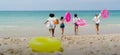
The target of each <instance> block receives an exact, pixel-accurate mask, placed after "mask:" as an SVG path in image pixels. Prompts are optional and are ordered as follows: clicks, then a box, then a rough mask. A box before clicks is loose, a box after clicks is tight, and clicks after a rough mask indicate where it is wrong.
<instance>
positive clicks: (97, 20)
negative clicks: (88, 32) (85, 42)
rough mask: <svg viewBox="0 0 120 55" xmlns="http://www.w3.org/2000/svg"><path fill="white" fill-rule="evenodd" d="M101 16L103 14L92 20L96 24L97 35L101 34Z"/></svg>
mask: <svg viewBox="0 0 120 55" xmlns="http://www.w3.org/2000/svg"><path fill="white" fill-rule="evenodd" d="M100 16H101V14H99V15H98V14H96V15H95V17H94V18H93V19H92V21H94V22H95V24H96V33H97V35H98V34H99V23H100V19H99V18H100Z"/></svg>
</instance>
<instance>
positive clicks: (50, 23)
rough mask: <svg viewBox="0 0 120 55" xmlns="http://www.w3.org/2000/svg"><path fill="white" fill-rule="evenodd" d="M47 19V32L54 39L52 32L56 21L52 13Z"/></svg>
mask: <svg viewBox="0 0 120 55" xmlns="http://www.w3.org/2000/svg"><path fill="white" fill-rule="evenodd" d="M49 16H50V17H49V18H48V19H47V21H46V22H45V24H47V27H48V28H49V32H50V33H51V34H52V37H54V30H55V27H56V25H55V24H54V20H55V19H56V18H55V17H54V16H55V15H54V14H53V13H50V14H49Z"/></svg>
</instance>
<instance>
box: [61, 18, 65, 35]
mask: <svg viewBox="0 0 120 55" xmlns="http://www.w3.org/2000/svg"><path fill="white" fill-rule="evenodd" d="M60 28H61V34H62V35H63V34H64V28H65V24H64V17H61V18H60Z"/></svg>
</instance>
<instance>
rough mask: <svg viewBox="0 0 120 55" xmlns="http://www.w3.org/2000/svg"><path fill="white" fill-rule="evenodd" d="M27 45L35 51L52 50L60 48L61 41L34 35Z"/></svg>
mask: <svg viewBox="0 0 120 55" xmlns="http://www.w3.org/2000/svg"><path fill="white" fill-rule="evenodd" d="M29 46H30V48H31V49H32V50H33V51H36V52H54V51H60V50H61V41H60V40H58V39H56V38H53V37H34V38H32V39H31V40H30V42H29Z"/></svg>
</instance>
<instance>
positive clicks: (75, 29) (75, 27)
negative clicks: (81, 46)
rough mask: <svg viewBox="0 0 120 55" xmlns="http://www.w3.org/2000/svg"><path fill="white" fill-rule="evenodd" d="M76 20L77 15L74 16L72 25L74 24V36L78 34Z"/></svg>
mask: <svg viewBox="0 0 120 55" xmlns="http://www.w3.org/2000/svg"><path fill="white" fill-rule="evenodd" d="M77 20H78V16H77V14H74V17H73V23H74V32H75V35H77V34H78V25H77V24H76V21H77Z"/></svg>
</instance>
